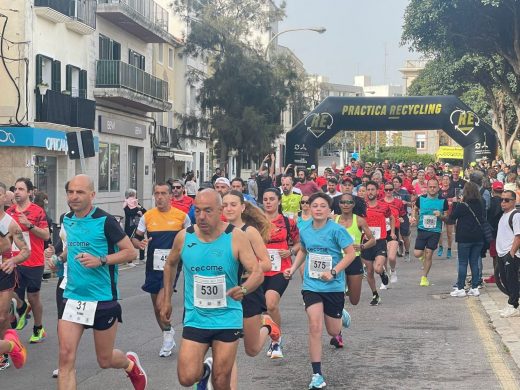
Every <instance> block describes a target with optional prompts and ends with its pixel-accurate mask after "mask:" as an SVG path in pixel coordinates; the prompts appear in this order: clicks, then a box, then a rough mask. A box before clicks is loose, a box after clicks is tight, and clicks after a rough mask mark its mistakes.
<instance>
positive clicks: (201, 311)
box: [181, 225, 243, 329]
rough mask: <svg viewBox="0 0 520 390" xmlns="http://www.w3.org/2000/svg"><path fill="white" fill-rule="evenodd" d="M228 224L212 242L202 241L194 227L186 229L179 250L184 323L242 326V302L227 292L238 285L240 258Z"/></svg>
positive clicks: (204, 327) (232, 327)
mask: <svg viewBox="0 0 520 390" xmlns="http://www.w3.org/2000/svg"><path fill="white" fill-rule="evenodd" d="M233 228H234V227H233V225H229V226H228V227H227V229H226V231H225V232H224V233H222V234H221V235H220V236H219V237H218V238H217V239H216V240H215V241H212V242H203V241H201V240H199V238H198V237H197V234H196V233H195V228H194V227H193V226H190V227H189V228H188V229H186V237H185V239H184V245H183V247H182V250H181V258H182V262H183V265H182V268H183V271H184V291H185V293H184V296H185V298H184V326H189V327H194V328H198V329H241V328H242V324H243V319H242V304H241V303H240V302H239V301H235V300H234V299H231V298H230V297H228V296H227V295H226V292H227V290H229V289H231V288H233V287H236V286H238V266H239V261H238V260H237V259H236V258H235V257H234V256H233V247H232V233H231V232H232V231H233Z"/></svg>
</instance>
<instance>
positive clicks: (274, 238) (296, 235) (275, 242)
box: [264, 214, 300, 276]
mask: <svg viewBox="0 0 520 390" xmlns="http://www.w3.org/2000/svg"><path fill="white" fill-rule="evenodd" d="M287 219H288V220H289V232H287V227H286V225H285V220H284V217H283V215H282V214H278V217H276V218H275V219H274V220H272V221H271V224H272V227H271V234H270V238H269V242H268V243H267V245H266V247H267V249H285V250H288V249H289V245H288V244H287V234H289V237H290V239H291V240H292V242H298V241H300V232H299V231H298V228H297V227H296V222H295V221H294V220H293V219H292V218H287ZM291 265H292V262H291V256H288V257H282V263H281V270H280V271H269V272H264V275H265V276H274V275H277V274H280V273H282V272H284V271H285V270H286V269H289V268H291Z"/></svg>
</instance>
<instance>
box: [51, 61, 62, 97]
mask: <svg viewBox="0 0 520 390" xmlns="http://www.w3.org/2000/svg"><path fill="white" fill-rule="evenodd" d="M51 89H52V90H53V91H56V92H60V91H61V61H58V60H55V61H53V62H52V86H51Z"/></svg>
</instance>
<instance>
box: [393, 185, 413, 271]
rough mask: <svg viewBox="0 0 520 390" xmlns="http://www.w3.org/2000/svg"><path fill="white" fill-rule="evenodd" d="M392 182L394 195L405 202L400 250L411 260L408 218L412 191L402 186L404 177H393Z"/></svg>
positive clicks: (400, 231) (405, 257)
mask: <svg viewBox="0 0 520 390" xmlns="http://www.w3.org/2000/svg"><path fill="white" fill-rule="evenodd" d="M392 183H393V185H394V197H395V198H397V199H400V200H402V201H403V203H404V208H405V213H404V215H403V217H402V218H403V220H402V222H401V225H400V226H399V235H400V236H401V240H400V241H399V251H398V253H399V252H401V254H400V256H402V255H403V252H404V261H406V262H409V261H410V219H409V218H408V210H409V209H410V210H411V203H410V193H409V192H408V190H407V189H406V188H404V187H403V186H402V184H403V179H402V178H401V177H399V176H397V177H394V178H393V179H392Z"/></svg>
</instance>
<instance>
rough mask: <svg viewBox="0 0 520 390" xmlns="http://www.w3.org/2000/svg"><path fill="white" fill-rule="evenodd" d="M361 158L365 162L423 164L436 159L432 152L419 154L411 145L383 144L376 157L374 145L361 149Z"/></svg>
mask: <svg viewBox="0 0 520 390" xmlns="http://www.w3.org/2000/svg"><path fill="white" fill-rule="evenodd" d="M361 160H362V161H365V162H380V161H383V160H390V161H392V162H401V161H406V162H408V163H411V162H415V163H422V164H423V165H426V164H429V163H431V162H434V161H435V156H433V155H431V154H417V149H415V148H412V147H409V146H383V147H381V148H380V149H379V153H378V154H377V157H376V151H375V148H374V147H369V148H365V149H363V150H362V151H361Z"/></svg>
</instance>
